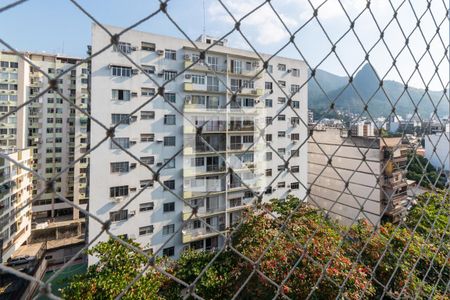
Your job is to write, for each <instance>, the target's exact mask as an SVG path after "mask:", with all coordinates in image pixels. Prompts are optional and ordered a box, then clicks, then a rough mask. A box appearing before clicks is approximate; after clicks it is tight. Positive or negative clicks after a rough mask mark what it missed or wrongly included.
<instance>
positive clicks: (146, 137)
mask: <svg viewBox="0 0 450 300" xmlns="http://www.w3.org/2000/svg"><path fill="white" fill-rule="evenodd" d="M154 140H155V134H153V133H141V142H143V143H148V142H153V141H154Z"/></svg>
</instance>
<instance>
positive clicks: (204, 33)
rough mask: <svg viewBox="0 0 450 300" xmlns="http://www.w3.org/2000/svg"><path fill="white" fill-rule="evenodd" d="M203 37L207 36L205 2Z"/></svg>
mask: <svg viewBox="0 0 450 300" xmlns="http://www.w3.org/2000/svg"><path fill="white" fill-rule="evenodd" d="M203 35H206V10H205V0H203Z"/></svg>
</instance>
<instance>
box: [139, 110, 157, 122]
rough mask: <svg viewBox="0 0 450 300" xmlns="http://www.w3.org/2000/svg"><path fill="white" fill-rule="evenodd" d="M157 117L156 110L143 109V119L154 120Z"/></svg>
mask: <svg viewBox="0 0 450 300" xmlns="http://www.w3.org/2000/svg"><path fill="white" fill-rule="evenodd" d="M154 118H155V112H154V111H150V110H148V111H145V110H143V111H141V120H153V119H154Z"/></svg>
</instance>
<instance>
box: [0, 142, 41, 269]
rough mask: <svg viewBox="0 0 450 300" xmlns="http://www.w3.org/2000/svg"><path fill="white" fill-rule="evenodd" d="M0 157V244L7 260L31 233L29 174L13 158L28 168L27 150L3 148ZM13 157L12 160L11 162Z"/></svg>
mask: <svg viewBox="0 0 450 300" xmlns="http://www.w3.org/2000/svg"><path fill="white" fill-rule="evenodd" d="M1 154H2V155H5V156H7V157H8V159H6V158H4V157H0V246H1V247H2V249H1V250H2V251H1V253H2V256H1V262H6V261H7V260H8V259H9V258H10V257H11V255H12V254H13V253H14V251H16V250H17V249H18V248H19V247H20V246H21V245H23V244H24V243H26V241H27V240H28V238H29V237H30V234H31V205H30V203H29V202H30V201H31V197H32V192H33V187H32V180H33V177H32V174H31V173H30V172H29V171H27V170H25V169H23V168H20V167H18V166H17V165H16V164H14V163H13V162H12V161H15V162H18V163H20V164H22V165H23V166H25V167H27V168H30V167H31V165H32V159H33V158H32V155H31V151H30V149H25V150H3V151H1ZM11 160H12V161H11Z"/></svg>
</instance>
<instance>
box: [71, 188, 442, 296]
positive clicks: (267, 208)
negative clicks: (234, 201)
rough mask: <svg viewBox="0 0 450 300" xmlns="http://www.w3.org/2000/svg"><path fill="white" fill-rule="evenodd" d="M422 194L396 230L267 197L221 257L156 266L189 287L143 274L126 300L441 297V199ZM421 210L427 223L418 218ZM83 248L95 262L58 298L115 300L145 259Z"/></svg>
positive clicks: (201, 255)
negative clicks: (346, 222)
mask: <svg viewBox="0 0 450 300" xmlns="http://www.w3.org/2000/svg"><path fill="white" fill-rule="evenodd" d="M430 195H431V194H430ZM431 196H433V197H432V198H431V200H430V201H428V202H427V201H426V199H427V198H428V195H427V194H424V195H423V196H421V197H420V199H419V200H420V201H419V203H420V204H421V205H417V207H415V208H414V209H413V210H412V211H411V213H410V215H409V216H408V219H407V221H406V222H405V223H404V224H401V225H400V226H398V227H397V226H396V225H392V224H389V223H387V224H384V225H383V226H379V227H378V228H377V229H374V228H373V226H372V225H371V224H369V223H368V222H367V221H364V220H361V221H359V222H358V223H357V224H355V225H353V226H352V227H350V228H349V227H345V226H341V225H339V224H338V223H337V222H335V221H333V220H331V219H328V218H326V217H324V216H323V214H321V213H320V212H319V211H318V210H317V209H315V208H313V207H310V206H308V205H306V204H304V203H302V204H301V205H300V202H299V201H300V200H299V199H298V198H295V197H292V196H290V197H288V198H287V199H286V200H285V201H279V200H276V199H273V200H272V201H271V203H269V204H263V205H264V206H263V207H260V208H264V209H259V210H257V211H251V210H249V211H246V212H245V213H244V215H243V218H244V221H243V223H242V224H241V226H239V228H234V234H233V235H232V239H231V242H230V246H232V247H225V248H224V249H222V250H220V252H217V251H207V252H206V251H195V250H188V251H185V252H183V253H182V254H181V257H180V258H179V259H178V260H177V261H171V260H168V259H159V260H158V261H157V262H156V263H157V264H158V265H159V267H160V268H163V269H164V270H165V271H166V272H168V273H170V274H172V275H173V276H175V277H176V278H178V279H180V280H182V281H184V282H186V283H187V284H192V283H193V282H194V281H195V289H194V290H192V291H190V290H188V289H186V287H185V286H184V285H181V284H179V283H177V282H175V281H173V280H171V279H169V278H168V277H166V276H165V275H162V274H160V273H158V272H157V271H155V270H154V269H152V268H151V269H150V270H149V271H147V272H146V273H145V274H144V276H143V277H142V278H141V279H140V280H139V281H138V282H137V283H136V284H134V285H133V286H132V288H131V289H130V290H129V291H128V292H127V294H126V296H125V299H144V298H145V299H182V296H181V295H185V294H188V293H189V292H195V293H196V294H197V295H199V296H201V297H202V298H204V299H230V298H232V297H233V296H235V294H236V293H237V292H238V291H240V292H239V295H238V298H239V299H260V300H265V299H272V298H273V297H274V295H275V293H277V292H281V293H282V294H285V295H287V296H288V297H290V298H291V299H303V298H306V297H307V295H308V294H309V293H311V291H313V292H312V293H313V294H312V299H334V298H336V297H337V296H338V295H339V292H340V291H341V290H342V294H340V297H344V298H346V299H361V298H363V299H379V298H381V297H382V296H384V297H386V298H392V297H396V298H406V299H409V298H414V297H415V296H418V297H419V298H422V297H424V298H425V297H427V295H431V293H433V296H434V297H435V298H436V299H446V298H449V297H450V294H449V293H448V292H447V291H446V284H447V283H448V282H449V281H450V277H449V276H450V275H449V274H450V270H449V266H448V261H447V258H446V257H445V255H446V253H447V252H446V250H445V249H449V247H450V245H449V234H448V230H447V229H448V228H447V227H448V222H449V220H448V218H446V217H445V216H446V215H447V214H448V211H449V208H450V206H449V199H448V197H446V198H444V197H445V196H446V195H445V194H444V192H441V193H440V194H439V195H431ZM439 212H441V213H439ZM422 214H425V215H426V216H427V221H425V222H424V221H423V220H422V221H420V222H419V220H420V219H421V216H422ZM422 219H423V218H422ZM284 224H286V225H287V226H284ZM416 225H418V226H417V230H415V231H413V230H412V229H413V228H415V226H416ZM345 233H347V234H345ZM128 242H129V243H132V244H133V245H135V246H138V245H137V244H136V243H134V242H132V241H130V240H128ZM442 242H444V245H442ZM386 249H387V251H386ZM89 252H90V254H91V255H95V256H97V257H98V258H99V263H98V264H96V265H94V266H91V267H90V268H89V270H88V272H87V273H86V274H84V275H81V276H76V277H74V278H73V279H72V281H71V283H70V284H69V286H68V287H67V288H65V289H64V291H63V296H64V297H67V298H69V299H82V298H88V299H111V298H114V297H115V296H117V295H118V294H119V293H120V292H121V291H122V289H123V288H124V287H125V286H126V285H127V284H128V283H129V282H130V281H131V280H132V279H133V278H134V276H136V275H137V274H138V273H139V272H140V271H141V270H142V267H143V266H144V265H145V263H146V262H147V259H146V258H145V257H144V256H142V255H140V254H136V253H134V252H133V251H131V250H129V249H128V248H126V247H124V246H123V245H122V244H120V243H117V242H115V241H113V240H110V241H108V242H106V243H100V244H98V245H97V246H95V247H94V248H93V249H92V250H90V251H89ZM238 253H239V255H238ZM213 260H214V261H213ZM212 261H213V262H212ZM252 261H253V262H255V261H258V262H259V263H258V264H257V265H254V264H253V263H251V262H252ZM211 262H212V263H211ZM206 266H208V268H207V270H206V272H204V273H202V272H203V270H204V269H205V267H206ZM430 270H431V271H430ZM440 270H442V272H439V271H440ZM199 275H201V277H200V278H198V277H199ZM440 278H441V279H440ZM244 282H245V283H246V284H245V287H243V288H242V289H241V290H240V288H241V287H242V285H243V284H244ZM272 282H275V283H277V284H279V285H280V286H281V289H280V290H279V291H277V288H276V287H275V286H274V285H273V284H272ZM316 285H317V288H316V289H314V290H313V289H312V287H314V286H316ZM435 286H436V287H435Z"/></svg>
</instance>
